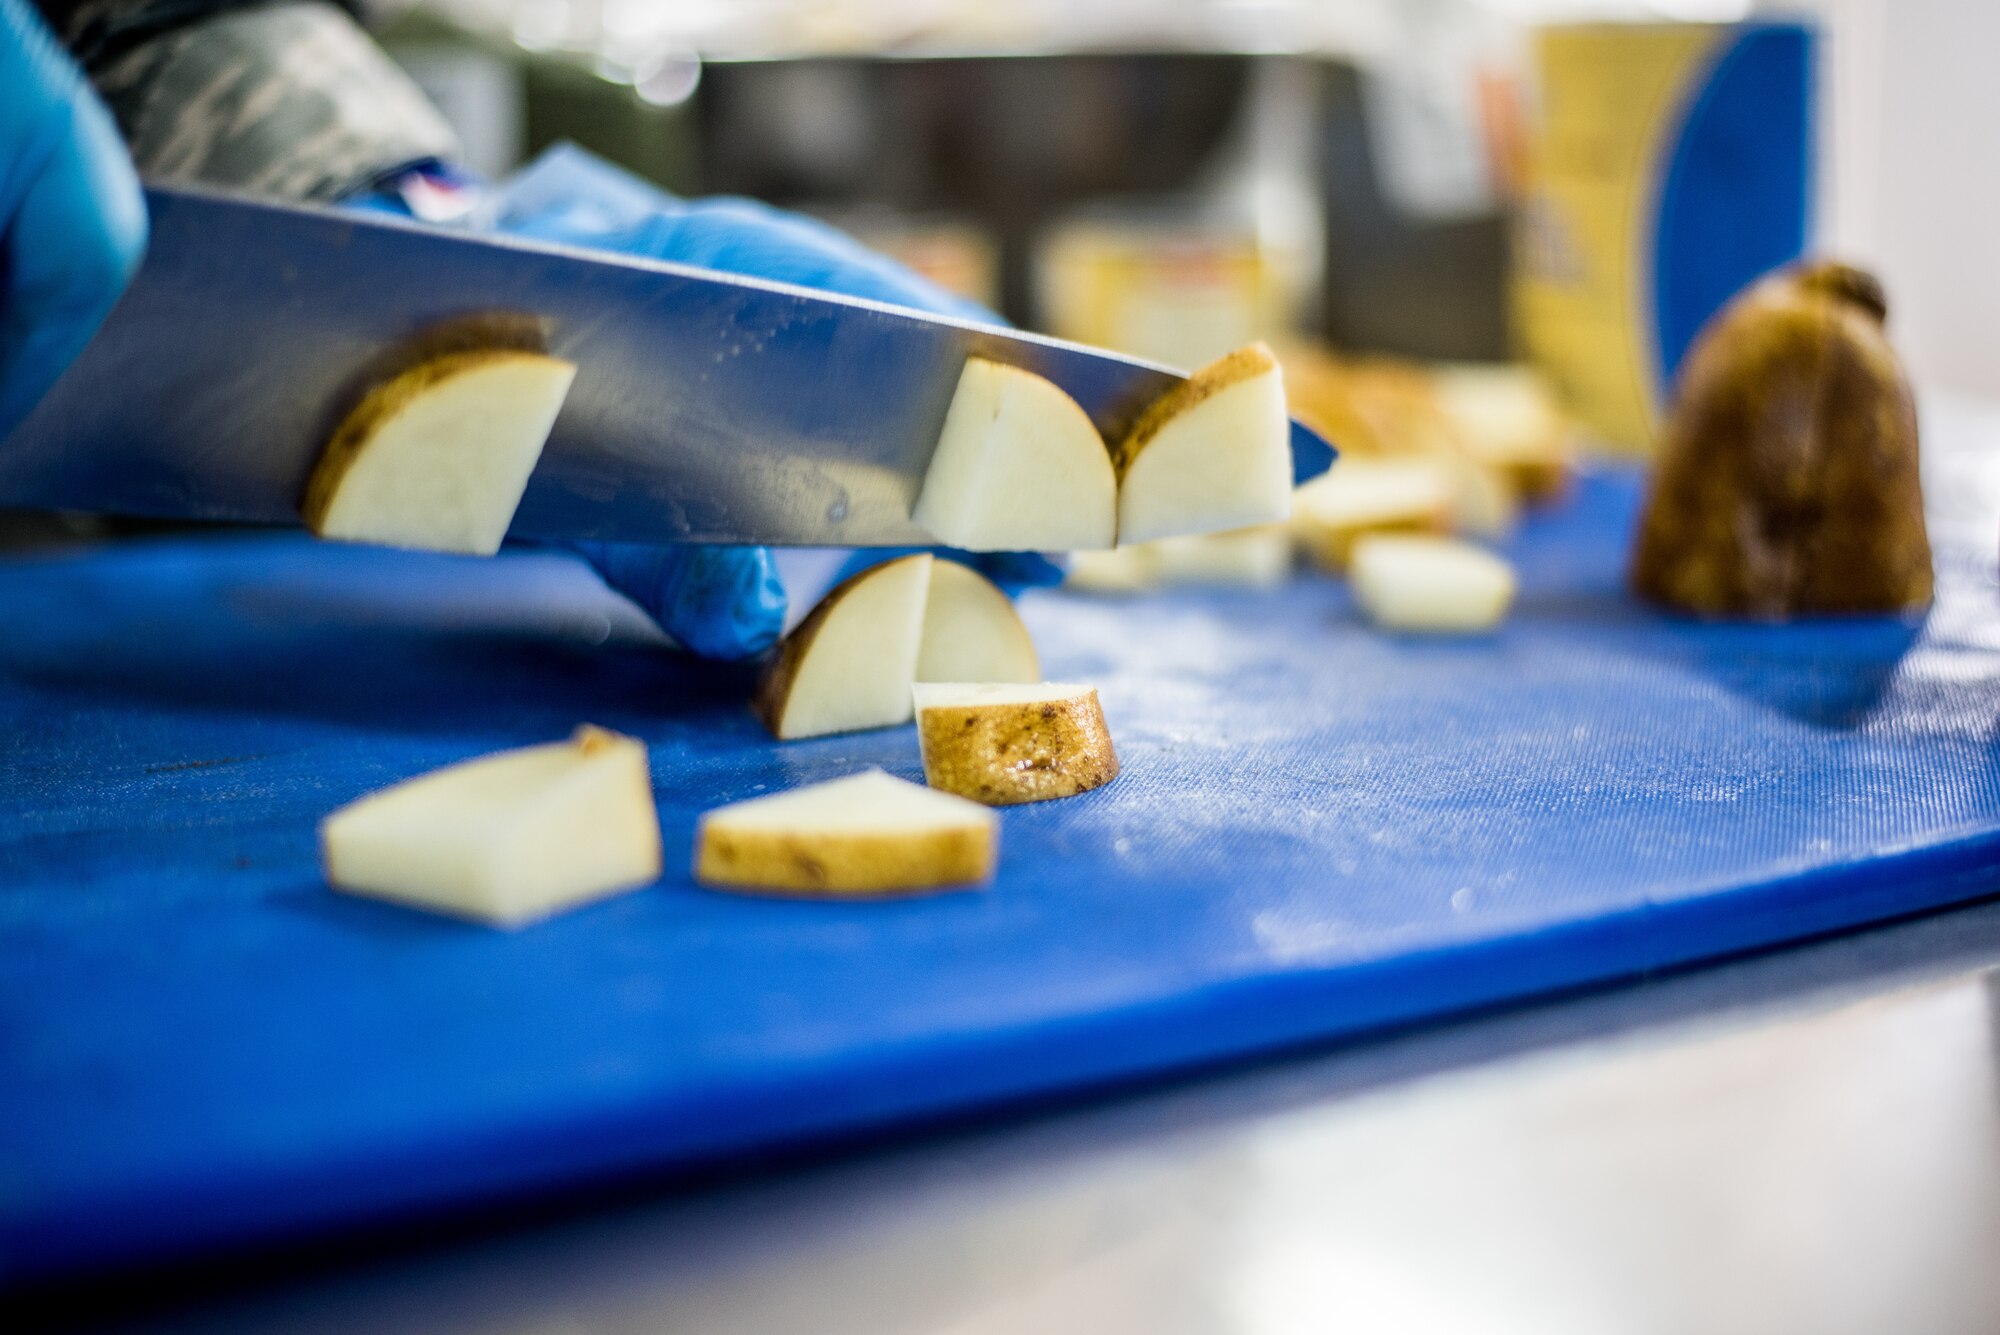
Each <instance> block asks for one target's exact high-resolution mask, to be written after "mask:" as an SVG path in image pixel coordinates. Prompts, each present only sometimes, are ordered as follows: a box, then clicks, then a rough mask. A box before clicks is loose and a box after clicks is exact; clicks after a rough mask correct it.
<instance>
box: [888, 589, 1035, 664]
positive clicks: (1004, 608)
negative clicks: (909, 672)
mask: <svg viewBox="0 0 2000 1335" xmlns="http://www.w3.org/2000/svg"><path fill="white" fill-rule="evenodd" d="M916 679H917V680H918V681H1040V680H1041V679H1042V662H1041V659H1040V658H1039V657H1038V656H1037V655H1036V653H1035V641H1034V639H1033V638H1032V637H1030V636H1029V634H1028V628H1027V626H1025V625H1024V624H1022V621H1021V615H1020V613H1018V612H1016V611H1015V610H1014V600H1013V599H1011V598H1009V597H1008V596H1007V594H1006V592H1005V591H1004V590H1002V589H1001V588H1000V587H999V586H998V585H996V584H995V583H994V582H993V581H992V580H990V579H988V578H986V576H984V575H982V574H980V573H979V572H978V571H976V570H972V569H969V568H968V567H966V566H963V565H961V564H959V563H958V562H957V561H934V562H932V564H931V583H930V592H929V596H928V597H927V599H926V600H925V603H924V629H923V641H922V647H921V648H920V649H919V650H918V651H917V675H916Z"/></svg>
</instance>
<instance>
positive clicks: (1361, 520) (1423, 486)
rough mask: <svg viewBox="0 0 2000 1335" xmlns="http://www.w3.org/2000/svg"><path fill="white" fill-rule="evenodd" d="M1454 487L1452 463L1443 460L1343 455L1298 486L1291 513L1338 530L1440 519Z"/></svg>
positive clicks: (1448, 510)
mask: <svg viewBox="0 0 2000 1335" xmlns="http://www.w3.org/2000/svg"><path fill="white" fill-rule="evenodd" d="M1454 491H1455V483H1454V479H1453V477H1452V465H1451V464H1450V463H1448V462H1447V461H1445V460H1443V459H1439V458H1430V457H1425V458H1417V459H1353V458H1344V459H1340V460H1338V461H1337V462H1335V464H1334V465H1333V467H1332V468H1331V469H1329V470H1328V471H1327V472H1325V473H1324V474H1322V475H1321V476H1319V477H1316V478H1314V479H1313V480H1312V481H1310V482H1308V483H1306V484H1305V485H1304V486H1303V487H1300V488H1299V491H1298V496H1297V499H1296V506H1297V510H1296V518H1297V521H1298V523H1299V524H1301V525H1309V526H1315V527H1319V528H1327V529H1341V530H1364V529H1371V528H1388V527H1392V526H1396V525H1402V524H1411V523H1418V522H1424V521H1429V520H1442V519H1443V518H1445V517H1447V516H1448V515H1449V514H1450V513H1451V511H1452V508H1453V493H1454Z"/></svg>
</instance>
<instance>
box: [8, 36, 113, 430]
mask: <svg viewBox="0 0 2000 1335" xmlns="http://www.w3.org/2000/svg"><path fill="white" fill-rule="evenodd" d="M145 249H146V203H145V199H144V197H143V196H142V195H141V194H140V193H139V178H138V175H137V174H136V173H135V172H134V171H133V170H132V159H131V157H130V156H129V155H128V154H127V153H126V151H125V145H124V143H123V142H122V141H121V140H120V139H119V137H118V129H117V126H115V125H114V124H113V123H112V120H111V113H110V112H108V111H106V110H105V109H104V104H103V103H102V102H100V101H98V100H97V94H96V93H94V92H92V91H91V89H90V86H89V85H88V84H86V83H85V82H84V79H83V73H82V71H80V70H78V69H77V67H76V66H75V65H74V64H72V63H71V62H70V60H69V58H68V57H67V56H65V55H63V54H62V52H61V51H60V50H59V49H58V48H57V46H56V41H55V38H54V36H53V35H51V34H50V32H49V30H48V29H47V28H46V27H44V26H43V24H42V21H41V20H40V19H39V18H37V17H36V16H35V15H34V14H32V13H31V12H29V10H28V7H27V5H26V4H25V3H24V0H0V437H4V436H5V435H6V434H7V433H8V432H9V431H12V430H13V429H14V427H15V426H17V425H19V423H20V421H21V419H22V418H24V417H26V416H27V415H28V413H29V411H30V410H32V409H33V408H34V406H35V404H36V403H38V402H39V401H40V400H41V397H42V395H43V394H45V393H47V392H48V388H49V386H50V385H52V384H54V383H55V380H56V377H57V376H59V375H61V374H62V373H63V371H64V370H65V369H66V368H67V367H68V366H69V364H70V363H71V362H73V361H75V360H76V357H77V354H79V353H81V352H82V351H83V347H84V344H86V343H88V342H89V341H90V337H91V335H92V334H95V333H96V332H97V327H98V326H99V325H100V324H102V323H104V317H105V316H107V315H109V314H110V313H111V307H112V306H113V305H114V304H116V302H117V300H118V297H119V294H120V293H122V292H123V291H124V290H125V285H126V284H127V283H128V282H130V281H131V278H132V274H133V271H134V270H136V269H137V268H138V267H139V257H140V256H141V255H142V254H143V253H144V251H145Z"/></svg>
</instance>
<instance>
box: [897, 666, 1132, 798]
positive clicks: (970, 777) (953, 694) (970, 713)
mask: <svg viewBox="0 0 2000 1335" xmlns="http://www.w3.org/2000/svg"><path fill="white" fill-rule="evenodd" d="M914 694H915V696H916V701H917V741H918V744H919V745H920V746H921V747H922V749H923V756H924V782H925V783H928V784H929V785H930V786H931V787H933V788H938V789H942V790H943V791H945V792H948V793H957V794H959V795H960V796H961V797H969V798H971V799H972V800H973V801H975V802H983V803H985V804H986V805H988V806H1011V805H1013V804H1015V803H1017V802H1043V801H1047V800H1048V799H1050V798H1054V797H1074V796H1076V795H1077V794H1078V793H1087V792H1089V791H1090V790H1091V789H1093V788H1101V787H1103V786H1104V785H1105V784H1107V783H1110V782H1111V781H1112V780H1113V779H1115V778H1117V777H1118V753H1117V752H1116V751H1114V750H1113V749H1112V747H1111V730H1110V729H1109V728H1108V727H1106V726H1105V723H1104V710H1103V709H1102V707H1100V706H1099V704H1098V702H1097V690H1096V688H1095V687H1092V686H1075V685H1070V684H1067V683H1064V682H1038V683H1035V684H1032V685H1022V684H1019V683H1011V682H1007V683H1002V682H939V683H934V684H924V683H919V684H918V685H917V686H916V687H915V688H914Z"/></svg>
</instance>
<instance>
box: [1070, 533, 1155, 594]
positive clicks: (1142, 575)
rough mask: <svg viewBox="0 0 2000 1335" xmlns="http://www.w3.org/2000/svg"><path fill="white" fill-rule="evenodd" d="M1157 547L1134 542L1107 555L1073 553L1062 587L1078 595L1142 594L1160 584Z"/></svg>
mask: <svg viewBox="0 0 2000 1335" xmlns="http://www.w3.org/2000/svg"><path fill="white" fill-rule="evenodd" d="M1158 547H1159V544H1157V543H1151V542H1140V543H1134V544H1133V545H1132V546H1130V547H1116V548H1113V549H1112V550H1111V551H1108V552H1077V553H1076V554H1075V555H1073V556H1071V557H1070V561H1069V572H1068V573H1067V574H1066V575H1064V576H1063V587H1064V588H1065V589H1073V590H1075V591H1077V592H1079V593H1111V594H1128V593H1145V592H1146V591H1148V590H1149V589H1154V588H1157V587H1158V586H1159V583H1160V561H1159V551H1158Z"/></svg>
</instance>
